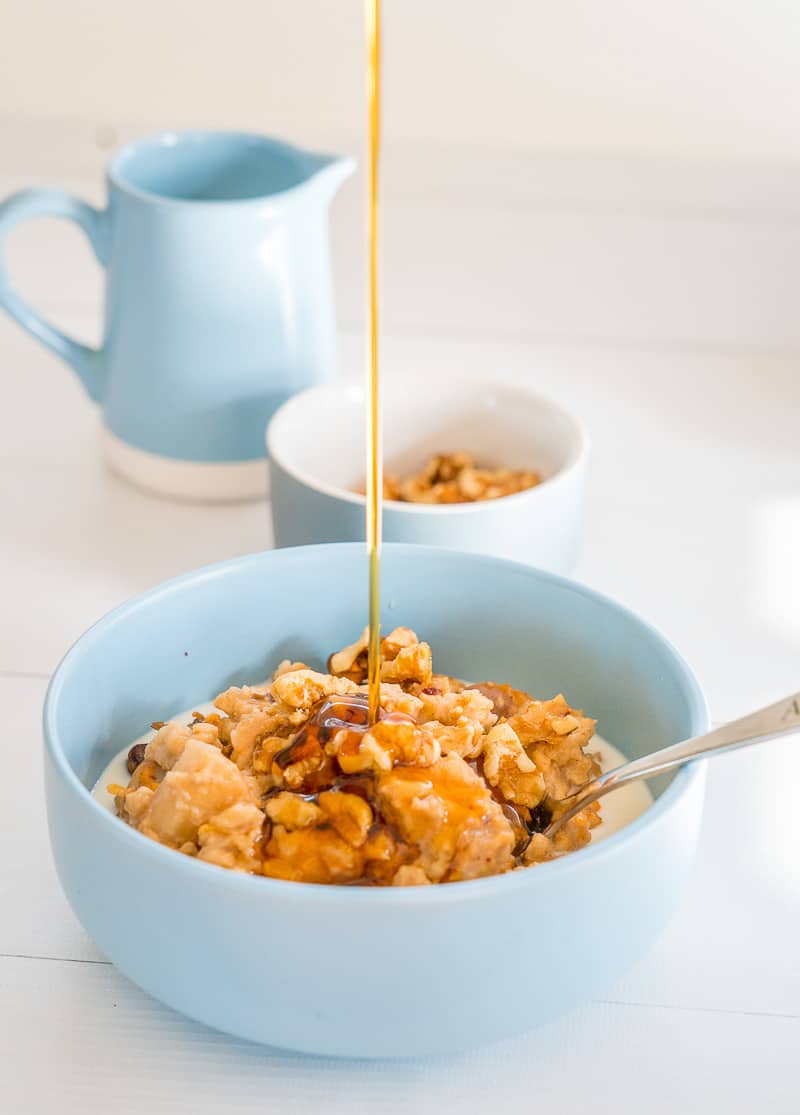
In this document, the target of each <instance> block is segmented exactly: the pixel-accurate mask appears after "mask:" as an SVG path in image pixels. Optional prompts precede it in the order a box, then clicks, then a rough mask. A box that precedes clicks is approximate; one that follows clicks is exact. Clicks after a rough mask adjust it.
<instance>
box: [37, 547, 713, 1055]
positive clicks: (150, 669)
mask: <svg viewBox="0 0 800 1115" xmlns="http://www.w3.org/2000/svg"><path fill="white" fill-rule="evenodd" d="M383 599H384V617H385V622H386V623H387V624H389V623H403V624H408V625H411V626H413V627H414V628H416V629H417V630H418V631H419V632H420V633H421V634H423V635H424V637H425V638H426V639H428V640H429V641H430V642H431V644H432V646H433V650H434V660H435V661H436V662H437V663H438V665H439V667H440V668H441V669H445V670H447V671H450V672H452V673H453V674H455V675H458V676H462V677H465V678H473V679H478V678H486V677H491V678H493V679H498V680H503V681H508V682H511V683H512V684H514V685H517V686H522V687H524V688H526V689H529V690H531V691H533V692H534V693H536V694H541V695H543V696H549V695H550V694H553V693H555V692H557V691H559V690H563V691H564V693H565V694H566V695H567V698H568V699H569V700H570V701H571V702H572V703H573V704H576V705H580V706H583V707H584V708H586V709H587V710H589V711H590V712H591V713H592V715H594V716H596V717H597V718H598V720H599V723H600V728H601V730H602V732H603V734H604V735H606V736H607V737H608V738H609V739H610V740H612V741H613V742H615V743H616V744H617V745H618V746H619V747H621V748H622V749H623V751H626V752H627V754H628V755H630V756H635V755H639V754H642V753H643V752H645V751H648V750H651V749H653V748H656V747H662V746H664V745H665V744H667V743H672V742H674V741H675V740H677V739H679V738H681V737H684V736H689V735H692V734H694V733H697V732H700V731H702V730H703V729H704V728H705V727H706V711H705V705H704V702H703V697H702V695H701V693H700V690H699V688H698V686H697V682H696V681H695V679H694V678H693V676H692V674H691V673H690V671H689V669H688V668H687V666H686V665H685V663H684V662H683V661H682V659H681V658H680V657H679V656H678V654H677V653H676V652H675V651H674V650H673V648H672V647H671V646H670V645H669V644H668V643H667V642H665V640H664V639H663V638H662V637H661V636H660V635H659V634H658V633H657V632H656V631H654V630H653V629H652V628H650V627H648V626H647V624H645V623H643V622H642V621H641V620H640V619H637V618H636V616H634V615H632V614H631V613H630V612H628V611H626V610H625V609H624V608H621V607H620V606H619V605H617V604H615V603H613V602H612V601H610V600H607V599H605V598H604V597H601V596H598V595H597V594H596V593H594V592H592V591H590V590H589V589H587V588H583V587H581V586H579V585H576V584H573V583H571V582H569V581H567V580H563V579H561V578H559V577H556V576H553V575H550V574H546V573H542V572H540V571H537V570H535V569H532V568H530V567H527V566H523V565H516V564H512V563H510V562H505V561H502V560H499V559H497V558H489V557H485V556H481V555H477V554H462V553H453V552H448V551H444V550H441V549H433V548H430V549H428V548H421V547H411V546H404V545H395V546H388V547H387V549H386V554H385V559H384V574H383ZM365 611H366V559H365V556H364V553H363V548H362V546H360V545H357V544H355V545H338V546H331V545H328V546H313V547H312V546H309V547H303V548H300V549H297V550H280V551H275V552H271V553H265V554H256V555H253V556H250V557H244V558H240V559H237V560H235V561H230V562H226V563H223V564H221V565H216V566H212V567H210V568H208V569H201V570H199V571H197V572H194V573H190V574H188V575H186V576H184V577H181V578H178V579H177V580H174V581H170V582H169V583H167V584H165V585H162V586H160V587H158V588H156V589H153V590H152V591H151V592H148V593H146V594H145V595H143V596H139V597H136V598H135V599H134V600H132V601H130V602H129V603H127V604H124V605H123V606H122V607H120V608H118V609H117V610H116V611H114V612H112V613H111V614H110V615H108V616H106V618H105V619H103V620H101V621H100V622H99V623H98V624H96V625H95V626H94V627H93V628H92V629H91V630H90V631H89V632H87V634H86V635H84V636H83V638H82V639H80V640H79V641H78V643H77V644H76V645H75V646H74V647H73V648H72V650H71V651H70V652H69V653H68V654H67V656H66V658H65V659H64V661H63V662H62V663H61V665H60V666H59V668H58V670H57V671H56V674H55V676H54V678H53V680H52V682H51V685H50V689H49V691H48V694H47V700H46V703H45V710H44V731H45V739H46V783H47V805H48V816H49V823H50V834H51V840H52V845H53V853H54V856H55V860H56V864H57V867H58V872H59V875H60V878H61V882H62V885H63V887H64V891H65V892H66V895H67V897H68V899H69V901H70V903H71V905H72V907H73V909H74V910H75V913H76V914H77V916H78V917H79V918H80V920H81V922H82V923H83V925H84V927H85V928H86V931H87V932H88V933H89V934H90V936H91V937H92V938H93V939H94V940H95V942H96V943H97V945H98V946H99V947H100V948H101V949H102V950H103V951H104V952H105V953H106V955H107V956H108V957H109V958H110V959H111V960H112V961H113V962H114V964H116V965H117V967H118V968H119V969H120V971H122V972H124V973H125V975H127V976H128V977H129V978H130V979H132V980H133V981H134V982H135V983H137V984H139V986H140V987H143V988H144V989H145V990H146V991H148V992H149V993H150V994H151V995H153V996H155V997H156V998H157V999H160V1000H162V1001H163V1002H165V1003H168V1004H169V1005H170V1006H172V1007H174V1008H175V1009H177V1010H179V1011H182V1012H183V1013H184V1014H187V1015H189V1016H190V1017H192V1018H195V1019H199V1020H200V1021H202V1022H205V1023H207V1024H208V1025H209V1026H214V1027H216V1028H218V1029H220V1030H225V1031H227V1032H229V1033H231V1034H236V1035H240V1036H242V1037H245V1038H250V1039H252V1040H254V1041H259V1042H264V1043H268V1044H272V1045H277V1046H283V1047H285V1048H289V1049H296V1050H304V1051H308V1052H314V1053H322V1054H333V1055H339V1056H367V1057H378V1056H407V1055H419V1054H435V1053H442V1052H446V1051H450V1050H459V1049H463V1048H465V1047H468V1046H473V1045H477V1044H479V1043H482V1042H486V1041H490V1040H493V1039H497V1038H501V1037H503V1036H505V1035H510V1034H514V1033H516V1032H518V1031H521V1030H525V1029H528V1028H530V1027H532V1026H535V1025H536V1024H537V1023H540V1022H542V1021H544V1020H545V1019H550V1018H553V1017H554V1016H555V1015H558V1014H560V1013H562V1012H563V1011H565V1010H568V1009H569V1008H570V1007H572V1006H574V1005H575V1004H576V1003H580V1002H582V1001H585V1000H588V999H590V998H591V997H592V996H596V995H598V994H601V993H603V992H604V991H605V990H606V988H608V987H609V985H611V984H612V983H613V982H614V981H615V980H616V979H618V978H619V976H620V975H621V974H622V973H623V972H624V971H626V969H627V968H629V967H630V966H631V964H633V962H634V961H635V960H636V959H637V958H638V957H639V956H640V955H641V954H642V953H643V952H644V951H645V950H646V949H647V948H648V947H649V945H650V944H651V943H652V942H653V940H654V939H655V938H656V936H657V935H658V934H659V932H660V931H661V929H662V927H663V926H664V924H665V923H666V921H667V920H668V918H669V917H670V914H671V913H672V911H673V909H674V907H675V905H676V903H677V901H678V898H679V895H680V893H681V891H682V889H683V885H684V883H685V881H686V877H687V874H688V871H689V867H690V864H691V861H692V858H693V854H694V848H695V842H696V837H697V831H698V824H699V820H700V814H701V805H702V798H703V781H704V778H703V772H702V770H701V769H699V768H694V769H692V770H689V769H686V770H683V771H681V772H679V773H678V774H677V775H676V776H675V777H674V778H672V779H671V781H670V780H669V779H665V780H664V782H663V783H662V784H661V785H660V786H659V785H656V786H655V789H656V792H657V793H658V798H657V800H656V802H655V804H654V805H653V806H652V807H651V808H650V809H649V810H648V811H647V812H646V813H645V814H644V815H642V816H641V817H640V818H639V819H638V820H637V821H635V822H634V823H633V824H631V825H630V826H628V828H626V829H624V830H622V831H621V832H619V833H617V834H615V835H613V836H611V837H610V838H608V839H607V840H606V841H604V842H603V843H601V844H598V845H596V846H595V847H589V848H588V849H586V850H584V851H581V852H577V853H574V854H573V855H571V856H568V857H566V858H565V859H563V860H561V861H557V862H553V863H549V864H544V865H542V866H540V867H535V868H531V869H528V870H524V871H518V872H515V873H512V874H511V875H505V876H499V877H495V878H490V879H482V880H477V881H474V882H465V883H454V884H450V885H445V886H435V887H418V888H397V889H391V888H388V889H374V890H373V889H360V888H346V887H323V886H309V885H304V884H299V883H287V882H281V881H277V880H269V879H263V878H255V877H250V876H247V875H240V874H236V873H233V872H227V871H224V870H222V869H221V868H217V867H214V866H210V865H208V864H204V863H201V862H198V861H196V860H193V859H189V858H187V857H184V856H181V855H179V854H178V853H176V852H172V851H169V850H168V849H165V848H163V847H161V846H160V845H158V844H155V843H153V842H152V841H150V840H148V839H146V838H145V837H143V836H141V835H140V834H139V833H137V832H135V831H134V830H132V829H130V828H128V827H126V826H125V825H124V824H122V823H121V822H120V821H118V820H117V819H116V818H115V817H113V816H112V815H111V814H109V813H107V812H106V811H105V810H104V809H103V808H102V807H101V806H100V805H99V804H98V803H97V802H96V801H95V800H94V799H93V798H92V797H91V795H90V793H89V787H90V786H91V785H92V784H93V783H94V781H95V780H96V778H97V777H98V775H99V774H100V772H101V770H102V768H103V766H104V765H105V763H106V762H107V761H108V760H109V759H110V757H111V756H112V755H113V754H114V753H116V752H117V751H118V750H119V749H120V748H121V747H122V746H123V745H125V744H126V742H128V741H130V740H131V739H132V738H134V737H135V736H137V735H139V734H140V733H141V731H142V729H143V727H146V725H147V724H149V723H150V722H151V721H152V720H156V719H164V718H165V717H168V716H169V715H170V714H172V713H175V712H177V711H179V710H183V709H185V708H187V707H190V706H191V705H193V704H194V703H196V702H198V701H202V700H204V699H207V698H208V697H209V696H211V695H213V694H216V693H217V692H218V691H219V690H220V689H222V688H224V687H225V686H228V685H231V684H234V683H242V682H245V681H248V680H254V679H258V678H261V677H263V676H265V675H266V673H267V672H268V670H269V669H270V668H271V667H272V666H274V664H275V663H276V662H277V661H278V659H280V658H282V657H285V656H287V655H291V656H292V657H294V658H299V659H304V660H305V661H309V662H311V663H320V664H321V663H323V662H324V660H325V656H326V655H327V653H328V652H329V651H330V650H331V648H334V647H338V646H341V645H343V644H344V643H346V642H348V641H350V640H352V638H353V637H354V635H355V634H356V633H357V632H358V630H359V629H360V627H361V625H362V623H363V617H364V615H365Z"/></svg>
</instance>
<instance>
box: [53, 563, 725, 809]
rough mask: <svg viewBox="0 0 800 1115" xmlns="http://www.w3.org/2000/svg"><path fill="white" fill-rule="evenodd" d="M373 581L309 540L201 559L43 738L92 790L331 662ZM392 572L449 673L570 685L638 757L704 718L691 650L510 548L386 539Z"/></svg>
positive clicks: (102, 633) (386, 603)
mask: <svg viewBox="0 0 800 1115" xmlns="http://www.w3.org/2000/svg"><path fill="white" fill-rule="evenodd" d="M366 576H367V564H366V557H365V555H364V550H363V546H362V545H360V544H346V545H338V546H333V545H325V546H309V547H302V548H299V549H295V550H278V551H273V552H269V553H264V554H256V555H252V556H248V557H244V558H239V559H236V560H234V561H231V562H226V563H224V564H222V565H218V566H212V567H209V568H208V569H205V570H199V571H198V572H195V573H191V574H188V575H186V576H184V577H182V578H179V579H178V580H176V581H172V582H169V583H167V584H166V585H163V586H160V587H159V588H157V589H154V590H152V591H151V592H149V593H147V594H145V595H143V596H141V597H137V598H135V599H134V600H132V601H130V602H129V603H127V604H125V605H123V606H122V607H121V608H119V609H117V610H116V611H115V612H112V613H111V614H110V615H109V616H107V617H106V618H105V619H103V620H101V621H100V622H99V623H98V624H96V625H95V627H93V628H92V629H91V630H90V631H89V632H88V633H87V634H86V635H84V636H83V638H82V639H81V640H79V642H78V643H77V644H76V645H75V646H74V647H73V648H72V650H71V651H70V652H69V654H68V655H67V656H66V658H65V659H64V661H63V662H62V664H61V666H60V667H59V669H58V671H57V672H56V674H55V676H54V678H53V681H52V683H51V686H50V690H49V693H48V698H47V702H46V707H45V735H46V739H47V745H48V747H49V748H50V751H51V754H52V756H53V758H54V761H55V763H56V765H57V766H58V767H59V768H60V769H61V770H62V772H63V773H65V774H66V776H67V777H68V778H69V779H74V778H76V777H77V779H78V780H80V782H81V783H82V784H83V785H84V786H85V787H90V786H91V785H92V784H93V783H94V781H95V780H96V778H97V777H98V776H99V774H100V772H101V770H102V769H103V767H104V765H105V764H106V763H107V762H108V760H109V759H110V758H111V757H112V755H114V754H115V753H116V752H118V751H119V750H120V749H121V748H122V747H123V746H124V745H125V744H127V743H129V742H130V740H132V739H133V738H135V737H136V736H138V735H140V734H141V733H142V732H143V731H145V730H146V729H147V726H148V725H149V724H150V722H151V721H153V720H164V719H168V718H169V717H170V716H171V715H173V714H175V713H177V712H179V711H182V710H184V709H186V708H189V707H191V706H192V705H193V704H195V703H197V702H200V701H203V700H207V699H209V697H212V696H214V695H215V694H216V693H218V692H220V691H221V690H222V689H224V688H225V687H226V686H229V685H233V684H243V683H246V682H253V681H257V680H260V679H262V678H264V677H265V676H266V675H267V674H268V673H269V672H271V670H272V669H273V668H274V666H275V665H276V664H277V663H278V661H280V660H281V659H282V658H285V657H291V658H293V659H295V660H301V661H305V662H307V663H308V664H310V665H312V666H317V667H320V668H324V663H325V660H326V657H327V655H328V653H329V652H330V651H331V650H333V649H335V648H338V647H340V646H342V645H344V644H345V643H348V642H350V641H352V640H353V639H354V638H355V637H357V635H358V633H359V632H360V630H361V628H362V627H363V625H364V623H365V617H366V608H367V592H366ZM382 581H383V586H382V587H383V608H384V624H385V626H386V627H389V626H395V625H400V624H403V625H408V626H411V627H413V628H415V629H416V631H417V632H418V633H419V634H420V635H421V636H422V637H424V638H425V639H427V640H428V641H429V642H430V643H431V645H432V647H433V656H434V665H435V668H437V669H438V670H440V671H444V672H449V673H451V674H453V675H455V676H458V677H462V678H466V679H470V680H474V681H479V680H485V679H492V680H496V681H503V682H510V683H511V684H513V685H516V686H518V687H521V688H524V689H527V690H528V691H530V692H531V693H533V694H534V695H536V696H540V697H550V696H552V695H553V694H555V693H557V692H563V693H564V694H565V696H566V697H567V700H568V701H570V702H571V703H573V704H574V705H576V706H580V707H583V708H584V709H585V710H586V711H587V712H588V713H589V714H590V715H592V716H594V717H596V718H597V720H598V730H599V731H600V732H601V733H602V734H603V735H605V736H606V737H607V738H608V739H609V740H610V741H611V742H612V743H615V744H616V745H617V746H618V747H620V748H621V749H622V751H623V752H625V753H626V754H627V755H628V756H629V757H635V756H637V755H641V754H644V753H645V752H647V751H650V750H653V749H654V748H657V747H662V746H664V745H666V744H667V743H672V742H674V741H676V740H678V739H680V738H683V737H686V736H689V735H691V734H693V733H696V732H699V731H701V730H702V729H703V728H704V727H705V719H706V716H705V706H704V702H703V699H702V696H701V694H700V692H699V689H698V687H697V684H696V682H695V681H694V678H693V676H692V675H691V673H690V671H689V670H688V668H687V667H686V666H685V664H684V663H683V661H682V659H681V658H680V657H679V656H678V655H677V653H676V652H675V651H674V650H673V649H672V648H671V647H670V645H669V644H668V643H667V642H666V641H665V640H664V639H663V638H662V637H661V636H660V635H658V633H657V632H655V631H653V630H652V629H651V628H650V627H648V626H647V625H646V624H644V623H643V622H642V621H640V620H639V619H637V618H636V617H635V616H634V615H632V614H631V613H630V612H628V611H626V610H625V609H623V608H621V607H620V606H618V605H616V604H614V603H612V602H611V601H609V600H607V599H605V598H603V597H600V596H598V595H596V594H595V593H593V592H591V591H590V590H588V589H586V588H583V587H581V586H579V585H576V584H574V583H572V582H570V581H567V580H565V579H562V578H559V577H555V576H553V575H550V574H546V573H542V572H541V571H538V570H535V569H532V568H528V567H526V566H522V565H516V564H513V563H510V562H506V561H502V560H500V559H497V558H490V557H485V556H482V555H477V554H462V553H453V552H448V551H443V550H440V549H436V548H428V547H420V546H405V545H399V544H398V545H389V546H387V547H386V548H385V554H384V559H383V569H382ZM678 777H679V778H685V777H688V775H687V774H686V773H685V772H684V773H682V774H680V775H679V776H678ZM668 781H669V779H668V778H667V779H664V780H663V781H662V783H661V785H660V786H659V785H655V786H654V789H655V790H656V793H658V792H660V790H662V789H663V787H664V786H665V785H666V784H667V782H668ZM109 821H110V822H113V823H116V822H114V821H113V818H111V817H109Z"/></svg>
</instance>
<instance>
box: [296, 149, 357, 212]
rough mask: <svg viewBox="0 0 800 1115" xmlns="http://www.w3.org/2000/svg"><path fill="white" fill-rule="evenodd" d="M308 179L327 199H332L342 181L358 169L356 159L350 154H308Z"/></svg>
mask: <svg viewBox="0 0 800 1115" xmlns="http://www.w3.org/2000/svg"><path fill="white" fill-rule="evenodd" d="M306 158H307V167H308V181H309V184H310V185H313V186H314V187H315V188H317V189H318V190H319V193H320V194H321V196H323V197H324V198H325V200H326V201H330V200H331V199H332V198H333V196H334V194H335V193H336V191H337V190H338V189H339V187H340V186H341V185H342V183H343V182H344V181H345V180H346V179H348V178H349V177H350V175H351V174H352V173H353V171H354V170H355V169H356V161H355V159H354V158H352V157H351V156H350V155H316V154H310V153H309V154H308V155H307V156H306Z"/></svg>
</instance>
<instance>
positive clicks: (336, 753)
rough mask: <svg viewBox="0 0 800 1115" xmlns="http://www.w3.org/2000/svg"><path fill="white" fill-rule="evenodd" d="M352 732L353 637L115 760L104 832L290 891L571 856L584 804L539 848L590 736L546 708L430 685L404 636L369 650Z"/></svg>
mask: <svg viewBox="0 0 800 1115" xmlns="http://www.w3.org/2000/svg"><path fill="white" fill-rule="evenodd" d="M381 651H382V657H383V662H382V684H381V718H380V720H379V721H378V723H377V724H375V725H373V726H372V727H369V726H368V723H367V707H366V684H365V679H366V635H364V636H362V638H361V639H359V640H358V641H357V642H356V643H354V644H353V645H352V646H348V647H345V648H344V649H343V650H341V651H339V652H337V653H335V654H333V655H331V657H330V659H329V660H328V665H327V669H328V671H329V672H328V673H319V672H317V671H315V670H312V669H311V668H310V667H308V666H307V665H305V664H304V663H301V662H290V661H285V662H282V663H281V664H280V665H279V666H278V668H277V669H276V671H275V673H274V675H273V677H272V679H271V680H270V681H269V682H268V683H265V684H263V685H256V686H243V687H241V688H238V687H233V688H231V689H228V690H226V691H225V692H224V693H221V694H220V695H219V696H218V697H217V698H216V700H215V701H214V711H212V712H206V713H203V712H199V711H198V712H196V713H194V714H193V716H192V720H191V722H190V723H188V724H183V723H178V722H176V721H171V722H169V723H156V724H154V725H153V729H154V734H153V735H152V737H151V738H150V739H149V740H148V742H147V743H146V744H141V743H139V744H136V745H135V746H134V747H132V748H131V750H130V752H129V755H128V770H129V772H130V780H129V782H128V785H127V786H122V785H113V786H110V787H109V790H110V792H111V793H113V794H114V795H115V805H116V811H117V813H118V815H119V816H120V817H122V818H123V819H124V820H125V821H127V822H128V823H129V824H130V825H132V826H133V827H134V828H137V829H138V830H139V831H140V832H142V833H143V834H144V835H146V836H149V837H150V838H152V839H153V840H157V841H159V842H160V843H162V844H165V845H167V846H168V847H170V848H174V849H176V850H177V851H180V852H183V853H184V854H186V855H190V856H195V857H197V858H198V859H202V860H206V861H207V862H209V863H214V864H217V865H219V866H221V867H228V868H233V869H234V870H239V871H247V872H250V873H253V874H259V875H266V876H270V877H273V878H279V879H289V880H296V881H300V882H308V883H340V884H362V885H378V886H388V885H394V886H408V885H420V884H430V883H439V882H455V881H458V880H463V879H474V878H478V877H480V876H485V875H494V874H500V873H503V872H507V871H511V870H513V869H514V868H516V867H522V866H526V865H529V864H533V863H537V862H541V861H542V860H547V859H551V858H553V857H554V856H557V855H560V854H563V853H565V852H569V851H572V850H574V849H576V848H580V847H582V846H584V845H585V844H587V843H588V842H589V840H590V839H591V830H592V829H593V828H595V826H597V825H599V824H600V806H599V804H594V805H592V806H589V807H588V808H587V809H585V810H584V811H583V812H582V813H581V814H579V815H578V816H577V817H575V818H574V819H573V820H571V821H570V822H568V823H567V824H566V825H564V826H563V827H562V828H561V829H560V830H559V831H558V832H557V833H556V835H555V837H554V839H553V840H550V839H549V838H547V837H545V836H544V835H542V833H541V831H540V830H541V829H542V828H544V827H545V826H546V824H547V822H548V820H549V818H550V816H551V815H552V811H553V803H554V802H555V801H557V800H558V799H560V798H563V797H564V796H565V795H567V794H568V793H570V792H571V791H572V790H574V789H576V788H577V787H578V786H579V785H581V784H582V783H583V782H585V781H586V780H587V779H588V778H590V777H592V776H593V775H595V774H597V773H598V772H599V769H600V767H599V764H598V761H597V757H596V756H595V755H593V754H591V753H589V752H587V750H586V747H587V745H588V744H589V742H590V740H591V739H592V737H593V734H594V723H595V722H594V721H593V720H591V719H589V718H588V717H585V716H584V715H583V713H582V712H581V711H579V710H575V709H572V708H570V707H569V706H568V705H567V702H566V701H565V699H564V697H562V696H561V695H559V696H556V697H554V698H552V699H551V700H546V701H540V700H535V699H534V698H532V697H530V696H528V694H526V693H523V692H521V691H520V690H517V689H513V688H511V687H510V686H507V685H501V684H496V683H484V684H477V685H471V684H467V683H464V682H461V681H458V680H456V679H455V678H451V677H448V676H447V675H444V674H434V672H433V663H432V656H431V649H430V647H429V645H428V644H427V643H425V642H420V640H419V639H418V637H417V635H416V634H415V633H414V632H413V631H411V630H410V629H409V628H397V629H396V630H395V631H392V632H391V633H390V634H389V635H387V636H386V637H385V638H384V639H383V640H382V643H381Z"/></svg>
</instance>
